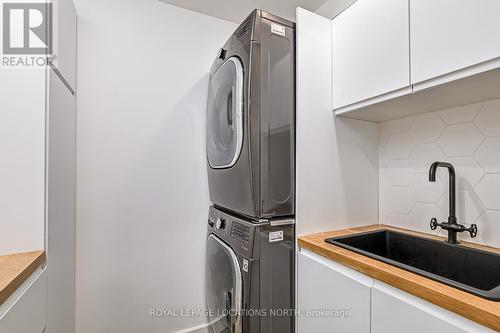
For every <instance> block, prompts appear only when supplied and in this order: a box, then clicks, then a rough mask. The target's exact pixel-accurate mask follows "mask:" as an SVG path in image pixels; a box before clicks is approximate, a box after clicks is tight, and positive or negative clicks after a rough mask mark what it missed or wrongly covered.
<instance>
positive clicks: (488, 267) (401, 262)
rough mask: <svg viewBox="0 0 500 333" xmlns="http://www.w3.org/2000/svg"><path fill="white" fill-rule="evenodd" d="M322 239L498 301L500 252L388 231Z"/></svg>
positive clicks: (499, 292)
mask: <svg viewBox="0 0 500 333" xmlns="http://www.w3.org/2000/svg"><path fill="white" fill-rule="evenodd" d="M325 241H326V242H327V243H330V244H333V245H336V246H340V247H342V248H345V249H347V250H351V251H354V252H357V253H359V254H363V255H365V256H367V257H370V258H373V259H377V260H380V261H382V262H385V263H388V264H391V265H394V266H397V267H399V268H402V269H405V270H408V271H410V272H413V273H416V274H419V275H422V276H425V277H428V278H430V279H433V280H436V281H438V282H442V283H445V284H447V285H449V286H452V287H455V288H458V289H461V290H463V291H466V292H468V293H471V294H474V295H477V296H480V297H483V298H486V299H489V300H493V301H500V254H495V253H492V252H486V251H482V250H478V249H474V248H469V247H465V246H461V245H453V244H449V243H446V242H444V241H439V240H433V239H427V238H423V237H418V236H412V235H409V234H404V233H400V232H395V231H391V230H379V231H371V232H366V233H359V234H354V235H349V236H342V237H333V238H328V239H326V240H325Z"/></svg>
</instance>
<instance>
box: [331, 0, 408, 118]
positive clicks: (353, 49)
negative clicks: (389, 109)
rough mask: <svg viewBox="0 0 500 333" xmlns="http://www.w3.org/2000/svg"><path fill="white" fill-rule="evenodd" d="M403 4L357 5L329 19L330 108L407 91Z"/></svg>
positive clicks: (386, 0) (397, 0) (361, 0)
mask: <svg viewBox="0 0 500 333" xmlns="http://www.w3.org/2000/svg"><path fill="white" fill-rule="evenodd" d="M408 7H409V3H408V0H378V1H373V0H358V1H356V2H355V3H354V4H353V5H351V6H350V7H349V8H348V9H346V10H345V11H344V12H342V13H341V14H340V15H339V16H337V17H336V18H334V19H333V23H332V40H333V106H334V109H339V108H342V107H345V106H348V105H351V104H354V103H357V102H361V101H365V100H367V99H370V98H373V97H377V96H380V95H384V94H388V93H392V92H396V91H398V90H401V89H403V88H408V89H409V87H410V61H409V59H410V54H409V53H410V45H409V44H410V37H409V13H408V11H409V8H408Z"/></svg>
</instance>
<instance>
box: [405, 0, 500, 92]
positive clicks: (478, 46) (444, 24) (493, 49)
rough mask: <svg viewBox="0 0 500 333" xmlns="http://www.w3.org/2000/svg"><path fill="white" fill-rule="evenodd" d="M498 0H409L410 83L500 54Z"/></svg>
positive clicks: (499, 6) (499, 10) (499, 7)
mask: <svg viewBox="0 0 500 333" xmlns="http://www.w3.org/2000/svg"><path fill="white" fill-rule="evenodd" d="M499 13H500V1H498V0H474V1H471V0H410V23H411V29H410V31H411V72H412V83H419V82H422V81H425V80H428V79H431V78H435V77H438V76H440V75H444V74H447V73H451V72H453V71H456V70H459V69H462V68H466V67H468V66H472V65H476V64H479V63H481V62H484V61H488V60H491V59H494V58H497V57H499V56H500V43H499V40H500V20H499Z"/></svg>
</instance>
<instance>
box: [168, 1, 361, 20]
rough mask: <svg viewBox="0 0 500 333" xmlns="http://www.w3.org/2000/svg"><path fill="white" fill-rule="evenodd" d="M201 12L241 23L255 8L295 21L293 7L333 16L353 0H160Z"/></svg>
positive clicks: (329, 16)
mask: <svg viewBox="0 0 500 333" xmlns="http://www.w3.org/2000/svg"><path fill="white" fill-rule="evenodd" d="M160 1H163V2H166V3H169V4H172V5H174V6H178V7H182V8H186V9H189V10H193V11H195V12H199V13H202V14H206V15H210V16H214V17H218V18H221V19H224V20H227V21H231V22H234V23H238V24H239V23H241V22H243V20H244V19H245V18H246V17H247V16H248V15H249V14H250V12H251V11H252V10H254V9H255V8H258V9H263V10H265V11H268V12H270V13H272V14H276V15H278V16H281V17H284V18H287V19H289V20H292V21H295V8H297V7H302V8H304V9H307V10H310V11H313V12H318V13H319V14H321V15H323V16H326V17H328V18H333V17H334V16H335V15H337V14H338V13H340V12H341V11H342V10H344V9H345V8H346V7H348V6H349V5H350V4H351V3H352V2H354V1H355V0H229V1H228V0H160Z"/></svg>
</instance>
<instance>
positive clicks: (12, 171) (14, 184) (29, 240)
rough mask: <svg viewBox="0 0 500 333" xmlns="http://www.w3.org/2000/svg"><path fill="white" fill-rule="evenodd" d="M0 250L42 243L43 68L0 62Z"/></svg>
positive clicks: (12, 250) (41, 245)
mask: <svg viewBox="0 0 500 333" xmlns="http://www.w3.org/2000/svg"><path fill="white" fill-rule="evenodd" d="M0 92H1V93H0V156H1V160H0V255H2V254H8V253H15V252H27V251H33V250H41V249H43V248H44V237H45V236H44V214H45V213H44V204H45V203H44V195H45V194H44V192H45V70H44V69H31V68H30V69H26V68H21V67H19V68H12V69H8V68H2V67H1V66H0Z"/></svg>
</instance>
